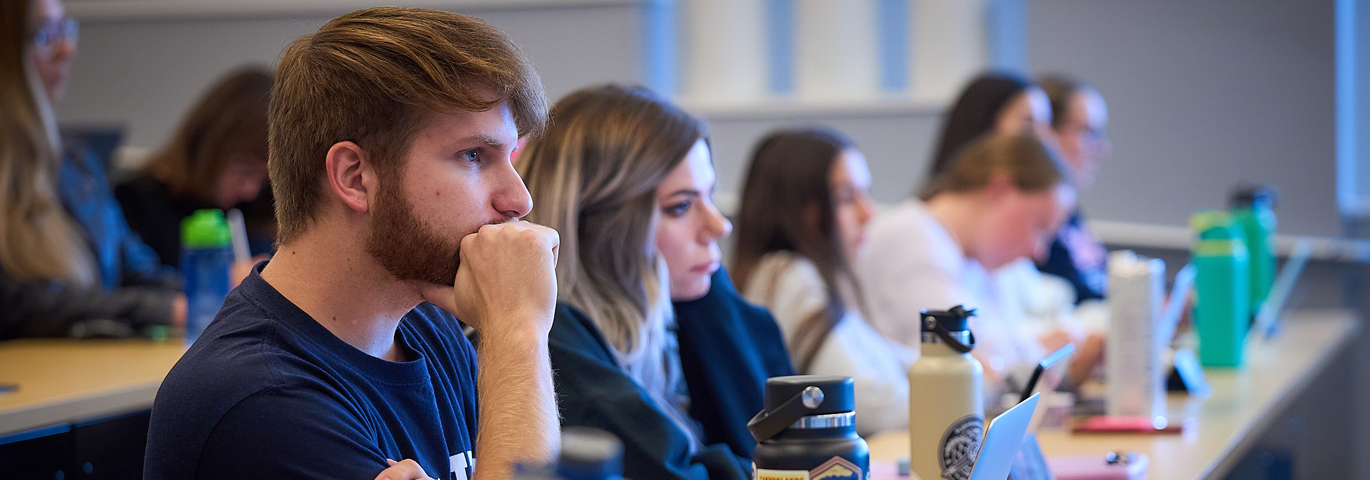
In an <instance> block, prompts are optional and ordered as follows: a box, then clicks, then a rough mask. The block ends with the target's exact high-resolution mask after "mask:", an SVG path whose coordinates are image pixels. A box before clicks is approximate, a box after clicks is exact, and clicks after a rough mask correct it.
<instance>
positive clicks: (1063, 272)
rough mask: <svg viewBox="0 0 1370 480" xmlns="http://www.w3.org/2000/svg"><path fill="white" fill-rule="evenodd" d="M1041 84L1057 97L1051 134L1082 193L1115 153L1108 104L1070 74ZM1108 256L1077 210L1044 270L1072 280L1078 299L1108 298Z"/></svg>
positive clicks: (1063, 227)
mask: <svg viewBox="0 0 1370 480" xmlns="http://www.w3.org/2000/svg"><path fill="white" fill-rule="evenodd" d="M1038 85H1041V87H1042V90H1043V91H1045V92H1046V94H1047V97H1048V98H1050V99H1051V113H1052V116H1051V134H1052V136H1053V137H1055V138H1056V145H1058V146H1059V147H1060V151H1061V158H1062V159H1064V160H1065V163H1066V167H1067V168H1069V169H1070V171H1071V179H1072V180H1074V183H1075V188H1076V189H1077V190H1079V191H1081V192H1083V191H1085V190H1088V189H1089V188H1090V187H1092V186H1094V178H1095V177H1096V176H1097V175H1098V171H1099V164H1100V163H1101V162H1103V160H1104V159H1105V158H1108V156H1109V154H1110V153H1112V151H1113V145H1112V143H1110V142H1109V140H1108V134H1107V133H1106V128H1107V126H1108V105H1107V104H1105V103H1104V97H1103V96H1102V95H1099V92H1098V91H1097V90H1095V89H1094V88H1093V87H1090V86H1089V85H1086V84H1084V83H1082V82H1080V81H1078V80H1075V79H1072V78H1069V77H1065V76H1061V75H1049V76H1046V77H1043V78H1042V79H1041V81H1039V82H1038ZM1107 260H1108V251H1107V250H1105V249H1104V245H1103V243H1102V242H1100V241H1099V239H1098V238H1096V237H1095V236H1094V235H1093V234H1092V233H1090V232H1089V230H1086V229H1085V228H1084V222H1083V220H1082V219H1081V217H1080V210H1079V209H1078V208H1077V209H1076V210H1075V212H1074V213H1072V214H1071V216H1070V219H1068V220H1066V223H1064V224H1062V225H1061V229H1060V230H1059V231H1057V232H1056V240H1055V241H1053V242H1052V244H1051V251H1050V253H1049V254H1048V255H1047V258H1046V260H1044V261H1042V262H1040V263H1039V264H1038V268H1040V269H1041V270H1042V272H1045V273H1050V274H1053V275H1056V276H1059V277H1061V278H1064V279H1066V280H1068V281H1070V283H1071V285H1072V286H1074V287H1075V293H1076V295H1075V299H1076V302H1082V301H1085V300H1091V299H1101V298H1103V297H1104V292H1105V288H1106V287H1107V285H1106V282H1107V280H1108V268H1107V265H1106V261H1107Z"/></svg>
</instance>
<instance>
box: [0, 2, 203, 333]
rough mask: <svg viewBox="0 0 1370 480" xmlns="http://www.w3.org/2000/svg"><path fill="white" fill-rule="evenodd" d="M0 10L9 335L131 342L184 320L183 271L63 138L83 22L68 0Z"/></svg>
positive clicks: (5, 324) (3, 267)
mask: <svg viewBox="0 0 1370 480" xmlns="http://www.w3.org/2000/svg"><path fill="white" fill-rule="evenodd" d="M3 5H4V6H3V8H2V9H0V26H3V29H2V31H3V32H4V34H3V39H0V63H2V64H3V69H0V89H3V90H2V91H0V96H3V99H2V101H0V105H3V108H0V123H3V125H4V127H3V128H0V339H6V338H15V337H51V336H67V335H74V336H79V337H84V336H127V335H132V334H136V333H138V329H139V328H141V327H145V326H149V325H169V324H178V323H182V322H184V318H185V310H186V307H185V297H183V296H181V294H180V293H179V292H178V291H177V289H178V287H179V285H178V279H177V278H176V275H175V272H173V271H170V270H169V269H163V268H161V267H160V266H159V265H158V264H157V259H156V256H155V255H154V254H153V252H152V251H151V250H150V249H148V247H147V246H146V245H144V244H143V243H142V241H141V240H139V239H138V236H137V235H134V234H133V233H132V232H130V231H129V229H128V225H127V224H126V223H125V222H124V216H123V213H122V212H121V211H120V209H119V206H118V204H117V203H115V201H114V198H113V196H111V194H110V189H109V184H108V180H107V179H106V176H105V173H104V172H105V171H104V165H103V163H102V162H101V161H100V159H99V158H97V157H96V156H95V155H94V154H93V153H91V151H90V150H89V149H83V148H81V146H80V145H79V144H76V143H75V142H67V143H66V144H65V145H63V143H62V142H60V141H59V140H58V136H57V130H56V127H55V124H54V121H53V115H52V108H51V104H52V103H53V102H56V101H58V100H60V99H61V98H62V96H63V95H64V93H65V91H66V81H67V74H68V69H69V67H70V62H71V59H72V56H73V55H74V54H75V51H76V22H75V20H72V19H69V18H66V17H65V11H64V10H63V6H62V4H61V2H59V1H57V0H34V1H28V0H19V1H12V2H4V4H3Z"/></svg>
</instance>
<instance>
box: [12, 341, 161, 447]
mask: <svg viewBox="0 0 1370 480" xmlns="http://www.w3.org/2000/svg"><path fill="white" fill-rule="evenodd" d="M182 353H185V347H184V346H183V345H182V343H181V340H180V339H170V340H167V341H165V342H153V341H149V340H84V341H76V340H59V339H33V340H12V341H7V342H0V383H6V384H13V383H17V384H19V389H18V390H17V391H12V392H10V393H4V394H0V435H5V434H9V433H14V432H19V431H23V430H28V429H31V428H36V427H41V426H45V425H52V424H56V423H62V422H67V421H71V420H74V419H81V418H89V417H95V416H102V415H112V414H119V413H124V412H129V411H134V410H139V409H145V408H149V407H151V406H152V400H153V398H154V397H155V396H156V395H157V387H158V386H160V385H161V384H162V379H163V378H166V375H167V372H170V371H171V367H172V366H173V365H175V364H176V361H177V360H179V359H180V358H181V354H182Z"/></svg>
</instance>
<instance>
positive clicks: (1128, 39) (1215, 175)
mask: <svg viewBox="0 0 1370 480" xmlns="http://www.w3.org/2000/svg"><path fill="white" fill-rule="evenodd" d="M1333 19H1334V17H1333V2H1332V1H1330V0H1319V1H1300V2H1291V1H1287V0H1206V1H1198V2H1196V1H1192V0H1147V1H1143V2H1107V1H1095V0H1033V2H1032V3H1031V8H1030V9H1029V35H1030V38H1031V41H1030V49H1029V55H1030V58H1029V62H1030V65H1031V66H1032V67H1031V68H1032V70H1033V71H1034V72H1044V71H1062V72H1069V73H1072V74H1075V75H1078V76H1080V77H1082V78H1084V79H1087V80H1088V81H1090V82H1092V83H1094V84H1095V85H1096V86H1097V87H1098V89H1099V90H1100V91H1101V92H1102V93H1103V95H1104V97H1105V98H1106V99H1107V100H1108V102H1109V110H1110V112H1109V113H1110V115H1111V118H1110V125H1109V131H1110V134H1111V135H1112V137H1113V143H1114V147H1115V155H1114V157H1113V159H1112V160H1111V161H1110V162H1109V163H1108V164H1107V165H1106V166H1105V167H1104V168H1103V169H1102V171H1101V172H1100V174H1099V180H1098V184H1097V186H1096V188H1094V189H1093V190H1092V191H1090V192H1088V193H1086V194H1084V195H1083V202H1084V205H1085V207H1086V209H1087V210H1088V212H1089V214H1090V215H1091V216H1092V217H1093V218H1097V219H1108V220H1122V221H1133V222H1145V223H1158V224H1172V225H1182V224H1184V223H1185V222H1186V217H1187V216H1188V214H1189V213H1190V212H1192V211H1194V210H1195V209H1198V208H1204V207H1218V206H1221V205H1222V204H1223V200H1224V198H1225V194H1226V191H1227V190H1228V186H1230V185H1232V184H1233V183H1235V182H1239V181H1254V182H1271V183H1275V184H1276V185H1279V187H1280V188H1281V189H1282V190H1283V193H1284V198H1283V201H1282V204H1281V206H1280V210H1279V213H1280V214H1281V215H1280V229H1281V230H1282V232H1284V233H1295V234H1314V235H1336V234H1339V233H1340V227H1339V220H1338V214H1337V208H1336V192H1335V185H1336V160H1335V159H1336V150H1335V136H1334V135H1335V111H1334V109H1335V105H1334V81H1335V77H1334V75H1335V72H1334V49H1333V40H1334V36H1333V33H1334V31H1333Z"/></svg>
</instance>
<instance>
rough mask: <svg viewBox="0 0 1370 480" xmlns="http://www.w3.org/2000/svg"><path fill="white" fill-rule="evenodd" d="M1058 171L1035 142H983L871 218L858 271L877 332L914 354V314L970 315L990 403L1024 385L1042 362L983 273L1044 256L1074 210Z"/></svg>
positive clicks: (1021, 138)
mask: <svg viewBox="0 0 1370 480" xmlns="http://www.w3.org/2000/svg"><path fill="white" fill-rule="evenodd" d="M1064 168H1065V167H1063V166H1062V165H1061V160H1060V159H1059V157H1058V156H1057V155H1056V154H1055V153H1054V152H1052V151H1051V150H1050V149H1048V148H1047V146H1046V145H1044V144H1043V143H1042V142H1041V140H1039V139H1037V137H1035V136H1029V135H993V134H991V135H988V136H984V137H981V138H979V139H978V140H975V141H973V142H972V143H971V144H970V145H969V146H967V147H965V148H964V149H962V150H961V152H960V153H959V154H958V155H957V156H956V157H955V158H954V159H953V161H952V162H951V163H950V165H949V166H948V168H947V170H946V171H945V172H943V173H942V174H941V175H939V176H938V177H936V178H934V179H933V180H932V182H931V183H930V184H929V185H928V187H927V188H926V189H925V190H924V191H923V193H922V194H921V195H920V196H919V197H917V198H910V199H908V200H906V201H904V202H902V203H900V204H899V205H898V206H897V207H894V208H893V209H891V210H888V211H886V212H883V213H882V214H880V215H877V216H876V218H875V220H874V221H872V222H871V225H870V227H869V228H868V229H867V233H868V235H870V242H871V246H870V249H871V252H870V255H869V256H868V257H865V258H864V259H862V260H860V261H859V262H858V263H857V269H856V270H857V278H858V280H859V281H860V282H861V285H862V286H864V287H865V293H866V300H867V302H868V306H869V307H870V312H871V323H872V324H873V325H874V326H875V328H876V330H878V331H880V332H881V333H883V334H885V335H886V336H887V337H889V338H892V339H895V340H897V341H899V342H903V343H904V344H905V345H907V346H909V347H911V348H918V346H919V342H920V335H919V331H920V329H919V314H918V312H919V311H921V310H924V309H945V308H949V307H951V306H955V305H965V306H966V307H967V308H974V309H976V311H977V314H978V315H977V316H976V317H973V318H971V320H970V322H971V323H970V326H971V330H972V331H973V332H974V333H975V337H976V341H977V342H976V346H975V350H974V351H972V355H974V356H975V357H976V358H977V359H979V360H980V363H981V364H982V365H983V366H984V369H985V381H986V386H987V387H988V388H987V389H986V393H987V394H989V395H990V396H989V397H988V398H997V395H995V393H996V392H1002V391H1005V390H1007V389H1009V388H1010V387H1012V386H1013V384H1012V383H1010V382H1013V381H1015V380H1016V381H1017V382H1024V381H1026V379H1027V376H1026V375H1028V374H1031V368H1032V366H1033V365H1034V364H1035V362H1037V361H1038V360H1040V359H1041V358H1042V357H1043V356H1045V353H1046V352H1045V351H1044V349H1043V348H1042V346H1041V345H1039V344H1038V343H1037V341H1036V339H1035V338H1033V337H1032V336H1031V335H1028V334H1026V333H1025V332H1024V331H1023V329H1022V325H1021V323H1022V319H1021V318H1020V317H1019V316H1018V315H1017V312H1014V311H1013V310H1011V309H1005V308H1002V307H1001V305H1000V302H999V299H998V292H997V291H996V290H995V285H994V283H993V282H992V281H991V276H990V272H992V271H994V270H995V269H998V268H1000V267H1002V266H1004V265H1006V264H1008V263H1009V262H1012V261H1014V260H1016V259H1019V258H1023V257H1028V258H1031V257H1033V256H1035V255H1036V254H1037V253H1039V252H1040V251H1041V250H1042V249H1044V248H1045V247H1046V242H1047V241H1048V240H1049V239H1050V238H1051V235H1052V233H1053V232H1055V230H1056V226H1057V225H1059V224H1060V223H1061V221H1062V220H1063V219H1064V218H1065V215H1066V214H1067V213H1068V212H1069V209H1070V208H1071V206H1072V205H1073V203H1074V201H1075V191H1074V189H1073V188H1072V187H1071V186H1070V184H1069V182H1068V181H1067V179H1066V178H1067V177H1066V172H1065V170H1064ZM1010 377H1012V379H1013V380H1010ZM1018 386H1019V388H1021V383H1019V384H1018ZM912 388H917V387H916V386H914V387H912Z"/></svg>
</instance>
